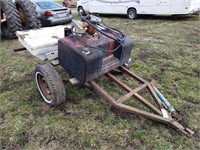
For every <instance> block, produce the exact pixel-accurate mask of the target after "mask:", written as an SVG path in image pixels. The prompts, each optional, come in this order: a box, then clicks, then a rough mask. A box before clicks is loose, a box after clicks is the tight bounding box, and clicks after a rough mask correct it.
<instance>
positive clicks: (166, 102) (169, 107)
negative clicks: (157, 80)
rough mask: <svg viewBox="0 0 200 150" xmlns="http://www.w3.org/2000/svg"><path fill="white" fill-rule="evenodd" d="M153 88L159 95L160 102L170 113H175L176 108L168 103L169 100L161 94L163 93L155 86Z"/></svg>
mask: <svg viewBox="0 0 200 150" xmlns="http://www.w3.org/2000/svg"><path fill="white" fill-rule="evenodd" d="M153 88H154V90H155V92H156V94H157V95H158V97H159V98H160V100H161V101H162V102H163V103H164V104H165V105H166V106H167V107H168V109H167V110H168V112H170V113H171V112H174V111H175V110H174V108H173V106H172V105H171V104H170V103H169V102H168V100H167V99H166V98H165V97H164V96H163V95H162V94H161V92H160V91H159V90H158V89H157V88H156V87H155V86H154V85H153Z"/></svg>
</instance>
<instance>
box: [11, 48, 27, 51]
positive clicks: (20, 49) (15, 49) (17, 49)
mask: <svg viewBox="0 0 200 150" xmlns="http://www.w3.org/2000/svg"><path fill="white" fill-rule="evenodd" d="M24 50H27V49H26V48H25V47H20V48H14V49H13V51H14V52H20V51H24Z"/></svg>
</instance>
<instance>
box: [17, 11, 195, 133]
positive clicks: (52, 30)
mask: <svg viewBox="0 0 200 150" xmlns="http://www.w3.org/2000/svg"><path fill="white" fill-rule="evenodd" d="M17 36H18V40H19V41H20V42H21V44H22V45H23V46H24V48H22V49H15V51H20V50H25V49H27V50H28V51H29V52H30V53H31V54H32V55H34V56H36V57H37V58H39V59H40V60H43V61H50V62H51V64H50V63H46V64H43V65H38V66H36V68H35V80H36V84H37V87H38V89H39V92H40V94H41V96H42V98H43V99H44V102H45V103H47V104H48V105H50V106H56V105H59V104H61V103H62V102H64V101H65V100H66V93H65V88H64V84H63V81H62V80H61V78H60V77H59V75H58V73H57V71H56V70H55V67H54V66H55V65H61V66H62V67H63V68H64V69H65V70H66V71H67V72H68V73H69V74H70V75H71V76H72V77H73V78H72V79H70V82H71V83H73V84H75V83H80V84H87V85H90V86H91V87H93V88H94V89H95V90H97V92H98V93H100V94H101V95H102V96H104V97H105V98H106V99H107V100H108V101H109V102H110V103H111V104H112V105H113V106H114V107H116V108H118V109H122V110H124V111H126V112H131V113H134V114H137V115H139V116H142V117H145V118H148V119H152V120H156V121H158V122H161V123H164V124H167V125H169V126H171V127H173V128H174V129H176V130H178V131H181V132H182V133H184V134H185V135H187V136H189V137H191V136H192V135H194V131H192V130H191V129H189V128H187V127H184V126H182V125H181V124H180V123H178V122H177V121H176V120H175V119H174V118H173V113H174V112H175V110H174V108H173V107H172V106H171V105H170V103H169V102H168V101H167V100H166V99H165V97H164V96H163V95H162V94H161V92H159V90H158V89H157V88H156V87H155V85H154V81H151V82H148V81H146V80H144V79H143V78H141V77H140V76H138V75H136V74H135V73H134V72H132V71H130V70H128V69H127V68H126V67H124V65H126V64H127V63H129V61H130V54H131V50H132V48H133V42H132V40H130V39H129V38H128V37H126V36H125V35H124V34H123V33H122V32H120V31H118V30H116V29H114V28H111V27H108V26H106V25H105V24H104V23H103V22H102V21H101V19H100V18H98V17H96V16H93V15H88V16H86V17H81V21H79V22H78V21H76V20H73V21H72V24H71V25H68V26H56V27H49V28H41V29H37V30H29V31H19V32H17ZM116 69H117V70H118V71H120V72H121V73H124V74H126V75H128V76H129V77H130V78H132V80H136V81H137V82H138V83H139V84H138V86H137V87H134V88H132V87H130V86H128V85H127V84H126V83H125V82H124V81H122V80H120V79H119V78H118V76H116V75H115V73H113V70H116ZM99 76H106V77H107V78H109V81H112V82H113V83H115V85H116V86H119V88H121V89H122V90H125V92H126V93H125V94H124V95H122V96H121V97H120V98H117V99H116V98H113V97H112V96H111V95H109V92H108V91H105V90H104V89H103V88H102V87H101V86H100V85H99V84H98V83H97V82H96V79H97V78H98V77H99ZM145 89H147V90H148V91H149V93H150V94H149V95H150V96H152V97H153V100H154V102H155V104H153V103H151V102H150V101H149V100H147V98H144V97H143V96H141V94H140V93H141V92H142V91H144V90H145ZM132 98H134V99H132ZM128 101H138V102H139V103H140V104H142V105H143V106H145V107H146V108H147V109H148V110H149V111H145V110H141V109H139V108H136V107H134V106H132V105H131V106H130V105H128V103H127V102H128Z"/></svg>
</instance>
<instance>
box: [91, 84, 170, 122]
mask: <svg viewBox="0 0 200 150" xmlns="http://www.w3.org/2000/svg"><path fill="white" fill-rule="evenodd" d="M90 84H91V85H92V86H93V87H94V88H95V89H96V90H97V91H98V92H99V93H100V94H102V95H103V96H105V97H106V99H107V100H108V101H109V102H110V103H111V104H112V105H113V106H114V107H116V108H120V109H123V110H125V111H127V112H131V113H135V114H138V115H141V116H143V117H145V118H150V119H153V120H157V121H160V122H162V123H165V124H168V123H169V122H170V121H171V120H172V119H171V118H164V117H162V116H158V115H156V114H153V113H149V112H146V111H143V110H139V109H137V108H134V107H131V106H128V105H125V104H119V103H116V101H115V99H114V98H113V97H111V96H110V95H109V94H108V93H107V92H106V91H105V90H104V89H103V88H101V87H100V86H99V85H98V84H97V83H96V82H94V81H91V82H90Z"/></svg>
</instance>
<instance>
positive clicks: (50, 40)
mask: <svg viewBox="0 0 200 150" xmlns="http://www.w3.org/2000/svg"><path fill="white" fill-rule="evenodd" d="M70 26H71V25H60V26H54V27H47V28H40V29H34V30H26V31H17V32H16V35H17V37H18V40H19V41H20V43H21V44H22V45H23V46H24V47H25V48H26V49H27V50H28V51H29V52H30V53H31V54H32V55H34V56H36V57H37V58H39V59H40V60H46V59H48V60H53V59H55V58H57V57H58V40H59V39H60V38H64V28H65V27H68V28H70Z"/></svg>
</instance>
